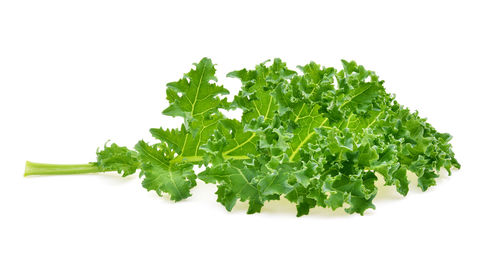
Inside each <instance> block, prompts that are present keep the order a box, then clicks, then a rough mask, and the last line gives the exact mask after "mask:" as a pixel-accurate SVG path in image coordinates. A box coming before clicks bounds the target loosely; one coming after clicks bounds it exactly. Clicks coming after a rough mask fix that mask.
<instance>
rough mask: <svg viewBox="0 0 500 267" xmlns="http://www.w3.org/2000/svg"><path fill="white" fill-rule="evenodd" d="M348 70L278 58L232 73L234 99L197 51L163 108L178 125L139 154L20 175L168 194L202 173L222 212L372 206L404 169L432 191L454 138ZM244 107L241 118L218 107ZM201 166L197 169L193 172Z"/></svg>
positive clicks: (378, 83) (101, 153)
mask: <svg viewBox="0 0 500 267" xmlns="http://www.w3.org/2000/svg"><path fill="white" fill-rule="evenodd" d="M342 64H343V69H341V70H336V69H334V68H325V67H321V66H320V65H318V64H316V63H314V62H311V63H309V64H307V65H305V66H299V69H300V71H301V72H302V73H301V74H299V73H297V72H295V71H293V70H290V69H288V68H287V66H286V64H285V63H284V62H282V61H281V60H280V59H275V60H274V61H273V62H272V63H270V62H264V63H261V64H259V65H257V66H256V67H255V69H253V70H247V69H243V70H239V71H234V72H231V73H229V74H228V76H229V77H234V78H238V79H240V81H241V83H242V88H241V90H240V91H239V93H238V94H237V95H236V96H235V97H234V100H233V101H232V102H227V100H226V99H225V98H223V99H221V97H222V96H223V95H225V94H228V93H229V91H228V90H227V89H225V88H224V87H222V86H220V85H217V84H216V83H215V82H216V81H217V79H216V77H215V68H214V65H213V64H212V61H211V60H210V59H208V58H203V59H202V60H201V61H200V62H199V63H198V64H195V68H194V69H192V70H191V71H190V72H188V73H187V74H186V75H185V76H184V77H183V78H182V79H180V80H179V81H177V82H172V83H169V84H167V100H168V101H169V103H170V105H169V106H168V108H167V109H165V110H164V111H163V114H165V115H167V116H171V117H175V116H179V117H182V118H183V119H184V123H183V125H182V126H181V127H180V128H179V129H162V128H153V129H151V134H152V135H153V137H155V138H156V139H157V140H158V141H157V142H156V143H154V144H148V143H146V142H145V141H139V143H137V145H136V146H135V149H134V150H131V149H128V148H126V147H121V146H118V145H116V144H111V145H110V146H106V145H105V146H104V148H103V149H102V150H98V152H97V161H96V162H94V163H90V164H83V165H54V164H40V163H31V162H27V164H26V173H25V175H34V174H73V173H91V172H104V171H116V172H118V173H120V174H122V175H123V176H127V175H130V174H133V173H134V172H135V171H136V170H140V176H141V177H144V180H143V182H142V185H143V186H144V188H146V189H147V190H154V191H156V192H157V193H158V195H160V196H161V195H164V194H166V195H168V196H170V198H171V199H172V200H173V201H179V200H182V199H185V198H187V197H189V196H190V195H191V193H190V189H191V188H193V187H194V186H195V185H196V181H197V179H200V180H202V181H204V182H206V183H213V184H216V185H217V187H218V190H217V192H216V194H217V201H218V202H220V203H221V204H222V205H224V207H225V208H226V209H227V210H229V211H230V210H231V209H232V208H233V207H234V205H235V203H236V202H237V201H238V200H239V201H248V202H249V208H248V213H255V212H260V210H261V208H262V207H263V206H264V204H265V202H266V201H272V200H278V199H280V198H282V197H284V198H286V199H288V200H289V201H291V202H293V203H296V205H297V216H302V215H305V214H308V213H309V210H310V209H311V208H313V207H316V206H320V207H325V208H330V209H332V210H335V209H337V208H340V207H344V206H345V210H346V211H347V212H348V213H359V214H361V215H362V214H363V213H364V212H365V211H366V210H367V209H370V208H371V209H374V208H375V206H374V205H373V203H372V201H373V199H374V198H375V196H376V194H377V187H376V186H375V182H376V180H377V179H379V178H378V177H377V176H376V175H375V174H376V173H378V174H379V177H382V178H383V179H384V180H385V185H386V186H395V188H396V190H397V191H398V192H399V193H400V194H402V195H406V194H407V193H408V184H409V181H408V178H407V173H408V172H413V173H415V174H416V175H417V176H418V177H419V178H418V186H419V187H420V188H421V189H422V190H423V191H425V190H427V189H428V188H429V187H430V186H433V185H435V184H436V182H435V179H436V178H437V177H438V176H439V175H438V172H439V170H440V169H441V168H445V169H446V170H447V171H448V173H451V168H452V167H455V168H460V164H459V163H458V162H457V160H456V159H455V157H454V153H453V151H452V150H451V144H450V143H449V142H450V140H451V136H450V135H449V134H446V133H440V132H438V131H436V130H435V129H434V128H433V127H432V126H431V125H430V124H429V123H427V122H426V120H425V119H423V118H420V117H419V116H418V113H416V112H415V113H412V112H410V111H409V110H408V109H407V108H404V107H403V106H401V105H400V104H399V103H398V102H396V101H395V99H394V96H393V95H391V94H389V93H387V92H386V90H385V88H384V86H383V84H384V82H383V81H382V80H379V78H378V76H377V75H376V74H375V73H374V72H373V71H369V70H366V69H365V68H364V67H363V66H360V65H357V64H356V63H355V62H354V61H351V62H347V61H342ZM223 109H224V110H231V109H241V110H242V111H243V115H242V117H241V120H235V119H229V118H227V117H225V116H224V115H223V114H222V113H221V110H223ZM195 165H198V166H203V167H204V170H203V171H201V172H200V173H198V174H196V173H195V171H194V169H193V167H194V166H195Z"/></svg>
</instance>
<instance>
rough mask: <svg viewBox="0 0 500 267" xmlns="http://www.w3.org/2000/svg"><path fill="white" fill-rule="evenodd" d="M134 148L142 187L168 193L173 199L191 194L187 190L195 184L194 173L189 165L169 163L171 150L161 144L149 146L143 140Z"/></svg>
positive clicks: (158, 192) (171, 156)
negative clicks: (138, 162)
mask: <svg viewBox="0 0 500 267" xmlns="http://www.w3.org/2000/svg"><path fill="white" fill-rule="evenodd" d="M135 149H136V150H137V152H138V153H139V159H140V160H141V164H142V166H141V169H142V171H141V176H144V177H145V178H144V180H143V182H142V185H143V186H144V188H146V189H147V190H148V191H150V190H154V191H156V193H157V194H158V195H159V196H162V194H163V193H168V195H169V196H170V199H171V200H173V201H179V200H182V199H185V198H187V197H189V196H191V194H190V192H189V191H190V189H191V188H193V187H194V186H195V185H196V181H195V179H196V175H195V174H194V172H193V170H192V168H191V167H190V166H186V165H183V164H177V165H171V164H170V161H171V160H172V158H173V151H172V150H170V149H169V148H168V147H166V146H163V145H161V144H159V145H153V146H150V145H148V144H147V143H146V142H144V141H139V143H137V145H136V146H135Z"/></svg>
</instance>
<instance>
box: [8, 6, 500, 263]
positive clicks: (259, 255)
mask: <svg viewBox="0 0 500 267" xmlns="http://www.w3.org/2000/svg"><path fill="white" fill-rule="evenodd" d="M403 2H405V1H394V2H387V1H367V2H359V1H341V2H335V1H324V2H321V1H301V2H300V3H295V2H293V1H283V2H278V1H276V2H275V1H247V2H237V1H226V2H222V1H182V3H181V2H180V1H179V3H167V1H136V2H132V1H116V2H111V1H2V2H1V4H0V92H1V96H0V120H1V126H0V127H1V130H0V136H1V138H0V142H1V146H0V147H1V151H0V157H1V161H0V162H1V164H0V166H1V168H2V172H1V174H0V217H1V218H0V265H1V266H195V264H196V266H200V265H208V266H215V265H217V266H271V265H274V266H294V265H302V266H315V265H317V264H322V266H328V265H333V266H346V265H349V266H361V265H366V264H370V265H371V266H373V265H375V266H377V265H380V266H437V265H438V264H439V265H446V266H454V265H465V266H472V265H475V266H499V264H500V260H499V259H498V257H499V256H498V250H499V247H500V246H499V240H500V234H499V232H500V230H499V227H500V220H499V204H500V203H499V196H500V194H499V190H498V189H499V186H500V177H499V176H500V175H499V173H498V164H499V151H500V150H499V149H500V147H499V141H498V140H499V139H498V136H499V133H498V123H499V115H500V112H499V111H498V103H499V102H498V101H499V100H498V97H499V93H498V92H499V89H500V88H499V87H500V86H499V82H498V75H499V67H498V66H499V62H500V55H499V47H500V42H499V33H500V32H499V27H498V25H500V19H499V13H498V12H499V10H500V9H499V7H498V6H496V5H495V1H490V2H488V1H415V2H414V3H412V4H411V3H409V2H405V3H403ZM204 56H208V57H211V58H212V59H213V61H214V62H215V63H217V64H218V65H217V69H218V76H219V81H220V82H221V83H223V84H224V85H225V86H226V87H227V88H229V89H230V90H231V92H233V93H235V92H237V90H238V89H239V86H240V84H239V82H238V81H237V80H233V79H228V78H225V74H226V73H227V72H229V71H231V70H236V69H241V68H244V67H246V68H251V67H253V66H254V65H255V64H257V63H260V62H262V61H264V60H266V59H270V58H274V57H281V58H282V59H283V60H285V61H286V62H288V64H289V66H291V67H295V66H296V65H298V64H306V63H308V62H309V61H310V60H314V61H316V62H317V63H321V64H323V65H328V66H335V67H337V68H339V67H340V66H341V64H340V59H343V58H344V59H349V60H351V59H352V60H356V61H357V62H358V63H360V64H363V65H364V66H366V67H367V68H368V69H373V70H375V71H376V72H377V73H378V74H379V75H380V76H381V78H382V79H384V80H386V87H387V88H388V90H389V91H390V92H392V93H395V94H396V95H397V99H398V101H399V102H400V103H403V104H405V105H406V106H408V107H410V108H411V109H412V110H415V109H418V110H419V112H420V114H421V115H422V116H424V117H427V118H428V119H429V122H430V123H432V124H433V125H434V126H435V127H436V128H437V129H438V130H439V131H443V132H449V133H451V134H452V135H453V136H454V139H453V140H452V144H453V146H454V150H455V152H456V154H457V158H458V160H459V161H460V162H461V163H462V165H463V168H462V169H461V170H459V171H454V173H453V175H452V176H451V177H446V175H443V177H442V178H440V179H439V182H438V186H436V187H434V188H432V189H431V190H429V191H428V192H425V193H421V192H419V191H418V190H417V189H416V188H415V183H413V186H412V189H411V190H410V193H409V195H408V196H407V197H406V198H402V197H400V196H398V195H397V194H396V193H395V190H394V189H393V188H383V189H380V193H379V196H378V197H377V198H376V199H375V204H376V206H377V209H376V210H371V211H368V212H367V213H366V215H365V216H359V215H352V216H349V215H346V214H345V213H344V212H342V211H336V212H335V213H332V212H331V211H328V210H325V209H321V208H318V209H314V210H312V212H311V214H310V215H308V216H304V217H301V218H296V217H295V208H294V206H293V205H292V204H289V203H288V202H287V201H280V202H273V203H269V204H268V205H266V206H265V207H264V208H263V210H262V213H261V214H256V215H246V214H245V208H246V206H245V204H241V205H240V204H238V205H237V206H236V207H235V209H234V211H233V212H231V213H228V212H226V211H225V209H224V208H223V207H222V205H220V204H219V203H217V202H216V201H215V199H216V196H215V195H214V194H213V193H214V192H215V187H214V186H212V185H205V184H203V183H200V184H199V185H198V187H196V188H195V189H194V190H193V197H191V198H189V199H188V200H185V201H182V202H179V203H175V204H174V203H172V202H171V201H169V200H168V199H166V198H159V197H157V196H156V195H155V193H153V192H147V191H146V190H144V189H143V188H142V187H141V185H140V179H139V178H138V177H137V175H133V176H131V177H129V178H125V179H123V178H120V177H119V176H117V175H113V174H103V175H78V176H52V177H29V178H23V170H24V161H25V160H31V161H35V162H47V163H86V162H89V161H93V160H95V150H96V148H97V147H98V146H100V147H102V145H103V144H104V143H105V142H106V140H108V139H111V140H112V141H114V142H117V143H119V144H121V145H127V146H130V147H131V146H133V145H134V144H135V143H136V142H137V141H138V140H139V139H142V138H144V139H145V140H149V141H151V140H152V138H151V137H150V134H149V132H148V130H149V128H152V127H159V126H164V127H165V126H173V125H178V123H179V121H175V120H171V119H169V118H167V117H165V116H162V115H161V111H162V110H163V109H164V108H165V107H166V106H167V102H166V100H165V84H166V83H167V82H170V81H174V80H177V79H179V78H180V77H181V76H182V75H183V73H185V72H187V71H188V70H189V68H190V67H191V64H192V63H193V62H195V61H198V60H200V59H201V58H202V57H204ZM413 182H415V181H413Z"/></svg>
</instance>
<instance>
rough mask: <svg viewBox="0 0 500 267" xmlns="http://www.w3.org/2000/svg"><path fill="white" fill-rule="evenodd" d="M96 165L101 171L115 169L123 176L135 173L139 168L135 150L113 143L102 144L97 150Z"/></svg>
mask: <svg viewBox="0 0 500 267" xmlns="http://www.w3.org/2000/svg"><path fill="white" fill-rule="evenodd" d="M96 165H97V166H98V167H99V169H101V170H102V171H116V172H118V173H120V174H122V176H123V177H125V176H128V175H131V174H133V173H135V171H136V170H137V169H138V168H139V160H138V159H137V152H135V151H133V150H129V149H128V148H126V147H123V146H118V145H117V144H115V143H113V144H111V145H110V146H107V145H104V149H103V150H97V162H96Z"/></svg>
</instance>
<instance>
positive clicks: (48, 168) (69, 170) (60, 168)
mask: <svg viewBox="0 0 500 267" xmlns="http://www.w3.org/2000/svg"><path fill="white" fill-rule="evenodd" d="M96 172H102V171H101V170H100V169H99V167H97V166H96V165H95V164H93V163H88V164H46V163H36V162H31V161H26V168H25V169H24V176H28V175H59V174H81V173H96Z"/></svg>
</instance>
